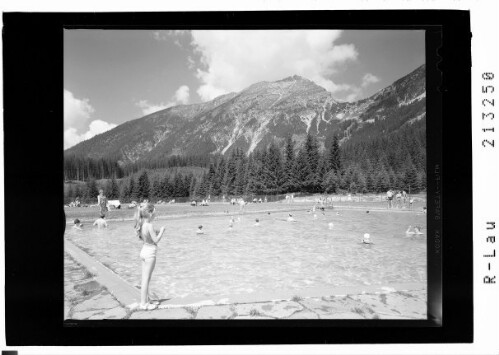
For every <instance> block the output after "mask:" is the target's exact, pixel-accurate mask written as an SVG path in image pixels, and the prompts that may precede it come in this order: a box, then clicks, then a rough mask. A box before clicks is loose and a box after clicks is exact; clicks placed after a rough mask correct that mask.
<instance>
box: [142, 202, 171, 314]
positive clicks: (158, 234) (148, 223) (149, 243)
mask: <svg viewBox="0 0 499 355" xmlns="http://www.w3.org/2000/svg"><path fill="white" fill-rule="evenodd" d="M154 217H155V209H154V205H153V204H152V203H147V204H146V205H145V206H143V207H140V208H139V211H138V216H137V219H136V221H135V232H136V233H137V236H138V237H139V239H140V240H142V242H144V244H143V246H142V250H141V251H140V259H141V260H142V283H141V287H140V309H144V310H151V309H155V308H156V307H157V305H156V304H151V303H150V302H149V282H150V281H151V275H152V272H153V270H154V266H155V265H156V253H157V250H158V243H159V241H160V240H161V238H162V237H163V234H164V232H165V227H161V229H160V230H159V231H157V230H155V229H154V227H153V225H152V222H153V221H154Z"/></svg>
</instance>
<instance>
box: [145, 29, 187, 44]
mask: <svg viewBox="0 0 499 355" xmlns="http://www.w3.org/2000/svg"><path fill="white" fill-rule="evenodd" d="M188 33H189V31H188V30H164V31H154V32H153V33H152V36H153V38H154V39H155V40H156V41H168V40H173V43H175V45H177V46H179V47H182V43H181V42H180V40H179V39H178V37H181V36H183V35H185V34H188Z"/></svg>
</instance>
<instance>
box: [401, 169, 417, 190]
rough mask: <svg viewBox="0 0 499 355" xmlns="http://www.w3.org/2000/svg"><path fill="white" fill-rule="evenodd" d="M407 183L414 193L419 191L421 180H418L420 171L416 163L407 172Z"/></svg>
mask: <svg viewBox="0 0 499 355" xmlns="http://www.w3.org/2000/svg"><path fill="white" fill-rule="evenodd" d="M404 180H405V185H406V186H407V189H408V191H409V192H410V193H411V194H412V193H416V192H418V191H419V188H420V186H419V181H418V173H417V171H416V168H415V167H414V165H412V166H410V167H409V168H408V169H407V170H406V173H405V179H404Z"/></svg>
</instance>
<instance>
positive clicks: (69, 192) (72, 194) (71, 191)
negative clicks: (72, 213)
mask: <svg viewBox="0 0 499 355" xmlns="http://www.w3.org/2000/svg"><path fill="white" fill-rule="evenodd" d="M66 197H67V198H68V199H69V200H74V197H75V192H74V189H73V184H69V186H68V190H67V192H66Z"/></svg>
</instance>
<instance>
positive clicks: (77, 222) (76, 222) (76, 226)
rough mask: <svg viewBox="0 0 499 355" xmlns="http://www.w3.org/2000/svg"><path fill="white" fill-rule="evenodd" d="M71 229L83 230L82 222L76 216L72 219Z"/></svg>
mask: <svg viewBox="0 0 499 355" xmlns="http://www.w3.org/2000/svg"><path fill="white" fill-rule="evenodd" d="M73 229H76V230H79V231H81V230H83V223H81V222H80V220H79V219H78V218H76V219H75V220H74V225H73Z"/></svg>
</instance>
